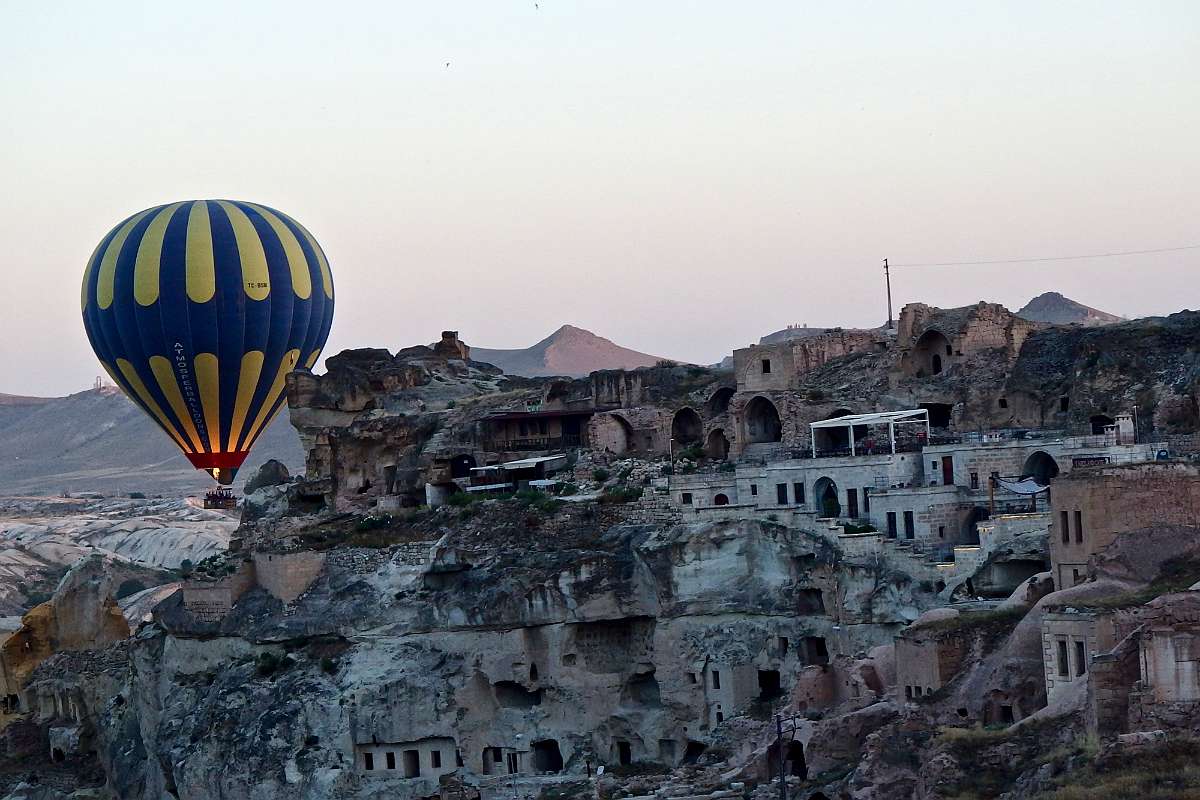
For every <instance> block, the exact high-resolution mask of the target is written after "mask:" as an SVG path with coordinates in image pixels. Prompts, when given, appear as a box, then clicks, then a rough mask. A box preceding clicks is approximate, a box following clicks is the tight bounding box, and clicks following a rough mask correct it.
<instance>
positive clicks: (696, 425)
mask: <svg viewBox="0 0 1200 800" xmlns="http://www.w3.org/2000/svg"><path fill="white" fill-rule="evenodd" d="M703 436H704V423H703V422H701V421H700V415H699V414H697V413H696V412H695V411H693V410H692V409H690V408H681V409H679V410H678V411H676V412H675V416H674V418H673V419H672V420H671V439H672V441H674V442H675V447H676V448H677V449H680V448H684V447H689V446H691V445H693V444H697V443H699V441H700V439H701V437H703Z"/></svg>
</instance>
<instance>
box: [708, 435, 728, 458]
mask: <svg viewBox="0 0 1200 800" xmlns="http://www.w3.org/2000/svg"><path fill="white" fill-rule="evenodd" d="M704 455H706V456H708V457H709V458H711V459H714V460H716V461H724V460H725V459H726V458H728V457H729V439H728V438H726V436H725V431H723V430H722V429H720V428H716V429H715V430H713V431H712V432H711V433H709V434H708V440H707V441H705V443H704Z"/></svg>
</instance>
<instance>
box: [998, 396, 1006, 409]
mask: <svg viewBox="0 0 1200 800" xmlns="http://www.w3.org/2000/svg"><path fill="white" fill-rule="evenodd" d="M1000 407H1001V408H1008V401H1007V400H1005V399H1004V398H1003V397H1001V398H1000Z"/></svg>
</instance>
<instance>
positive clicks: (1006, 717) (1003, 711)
mask: <svg viewBox="0 0 1200 800" xmlns="http://www.w3.org/2000/svg"><path fill="white" fill-rule="evenodd" d="M1000 721H1001V722H1003V723H1004V724H1005V725H1012V724H1013V722H1015V721H1016V720H1015V718H1014V717H1013V707H1012V706H1000Z"/></svg>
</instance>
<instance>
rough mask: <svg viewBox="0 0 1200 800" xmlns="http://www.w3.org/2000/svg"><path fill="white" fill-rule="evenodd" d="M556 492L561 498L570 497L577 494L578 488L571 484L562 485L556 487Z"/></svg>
mask: <svg viewBox="0 0 1200 800" xmlns="http://www.w3.org/2000/svg"><path fill="white" fill-rule="evenodd" d="M556 491H557V492H558V494H559V495H561V496H563V497H570V496H571V495H573V494H579V487H578V486H576V485H575V484H573V483H562V484H559V485H558V487H557V490H556Z"/></svg>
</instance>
